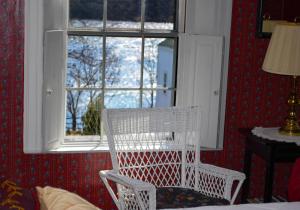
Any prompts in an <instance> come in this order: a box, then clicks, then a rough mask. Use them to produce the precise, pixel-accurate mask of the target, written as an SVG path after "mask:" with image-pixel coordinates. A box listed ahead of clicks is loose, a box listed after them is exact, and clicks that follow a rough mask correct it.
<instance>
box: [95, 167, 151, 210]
mask: <svg viewBox="0 0 300 210" xmlns="http://www.w3.org/2000/svg"><path fill="white" fill-rule="evenodd" d="M99 175H100V177H101V179H102V181H103V183H104V184H105V186H106V188H107V189H108V191H109V194H110V195H111V197H112V198H113V200H114V202H115V204H116V205H117V207H118V209H124V205H126V204H125V203H124V200H122V199H120V198H117V196H116V195H115V193H114V191H113V190H112V188H111V186H110V185H109V183H108V180H110V181H113V182H115V183H117V184H119V185H122V186H124V187H126V188H127V189H130V192H131V194H134V195H135V196H136V199H137V200H136V201H132V203H134V202H137V204H136V205H138V206H139V207H140V208H141V209H149V210H154V209H155V208H156V188H155V186H154V185H153V184H151V183H148V182H144V181H141V180H137V179H132V178H129V177H127V176H123V175H121V174H118V173H117V172H116V171H114V170H105V171H100V172H99ZM119 196H120V194H119ZM125 209H128V208H125ZM129 209H130V207H129Z"/></svg>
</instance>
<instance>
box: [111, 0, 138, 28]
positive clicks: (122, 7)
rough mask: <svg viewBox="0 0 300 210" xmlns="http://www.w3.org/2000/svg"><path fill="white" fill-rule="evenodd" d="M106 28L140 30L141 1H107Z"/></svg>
mask: <svg viewBox="0 0 300 210" xmlns="http://www.w3.org/2000/svg"><path fill="white" fill-rule="evenodd" d="M106 27H107V28H119V29H120V28H121V29H140V28H141V0H108V1H107V23H106Z"/></svg>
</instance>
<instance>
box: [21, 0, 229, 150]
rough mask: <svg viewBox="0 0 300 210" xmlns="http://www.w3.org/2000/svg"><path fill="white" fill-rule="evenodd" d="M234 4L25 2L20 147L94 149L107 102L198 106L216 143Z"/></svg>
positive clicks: (209, 140)
mask: <svg viewBox="0 0 300 210" xmlns="http://www.w3.org/2000/svg"><path fill="white" fill-rule="evenodd" d="M129 2H130V3H129ZM231 5H232V1H231V0H224V1H219V0H207V1H197V0H190V1H185V0H85V1H83V0H69V1H66V0H51V1H40V0H25V59H24V60H25V68H24V69H25V70H24V151H25V152H26V153H40V152H48V151H49V150H53V148H54V149H57V150H59V151H65V150H66V149H65V148H64V147H65V146H66V145H67V146H69V149H68V150H69V151H75V150H79V151H86V150H90V149H91V147H92V148H94V146H99V140H100V138H99V136H100V135H99V134H103V132H102V126H101V116H100V113H101V112H100V111H101V110H102V109H103V108H122V107H125V108H128V107H131V108H135V107H156V106H170V105H180V106H181V105H184V106H186V105H201V106H202V108H203V113H205V117H204V120H203V125H204V134H203V135H204V136H203V139H204V142H203V145H202V146H207V147H210V148H221V147H222V142H223V136H222V135H223V128H224V113H225V108H224V107H225V96H226V94H225V93H226V82H227V81H226V76H227V64H228V53H229V34H230V20H231V19H230V18H231ZM199 34H200V35H199ZM224 49H225V51H224ZM175 99H176V100H175ZM70 146H73V147H72V148H71V147H70ZM74 147H77V149H74ZM106 148H107V147H106ZM100 149H101V148H100ZM102 149H105V148H102Z"/></svg>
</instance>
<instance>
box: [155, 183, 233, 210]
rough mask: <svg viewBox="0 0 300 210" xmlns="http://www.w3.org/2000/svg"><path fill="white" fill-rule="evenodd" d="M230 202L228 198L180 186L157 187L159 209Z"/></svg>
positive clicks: (226, 203) (227, 203)
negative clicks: (211, 195)
mask: <svg viewBox="0 0 300 210" xmlns="http://www.w3.org/2000/svg"><path fill="white" fill-rule="evenodd" d="M229 204H230V203H229V201H228V200H225V199H219V198H213V197H209V196H206V195H203V194H201V193H200V192H197V191H194V190H191V189H186V188H178V187H163V188H157V189H156V206H157V209H166V208H188V207H197V206H212V205H229Z"/></svg>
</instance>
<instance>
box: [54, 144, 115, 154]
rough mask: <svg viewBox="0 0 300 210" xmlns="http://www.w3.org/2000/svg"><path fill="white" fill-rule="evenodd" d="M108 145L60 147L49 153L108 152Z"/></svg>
mask: <svg viewBox="0 0 300 210" xmlns="http://www.w3.org/2000/svg"><path fill="white" fill-rule="evenodd" d="M108 151H109V148H108V145H101V146H60V147H58V148H57V149H53V150H50V151H49V153H92V152H108Z"/></svg>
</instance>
